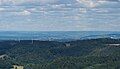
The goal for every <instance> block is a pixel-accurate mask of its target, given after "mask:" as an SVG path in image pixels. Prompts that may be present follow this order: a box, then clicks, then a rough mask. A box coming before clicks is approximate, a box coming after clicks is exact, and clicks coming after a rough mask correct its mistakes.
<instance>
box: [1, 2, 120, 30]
mask: <svg viewBox="0 0 120 69" xmlns="http://www.w3.org/2000/svg"><path fill="white" fill-rule="evenodd" d="M0 31H120V0H0Z"/></svg>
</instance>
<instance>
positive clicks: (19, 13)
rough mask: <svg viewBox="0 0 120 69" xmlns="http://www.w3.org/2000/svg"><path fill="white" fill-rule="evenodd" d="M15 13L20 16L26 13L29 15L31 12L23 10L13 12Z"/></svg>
mask: <svg viewBox="0 0 120 69" xmlns="http://www.w3.org/2000/svg"><path fill="white" fill-rule="evenodd" d="M14 14H15V15H21V16H26V15H30V14H31V12H29V11H27V10H24V11H22V12H15V13H14Z"/></svg>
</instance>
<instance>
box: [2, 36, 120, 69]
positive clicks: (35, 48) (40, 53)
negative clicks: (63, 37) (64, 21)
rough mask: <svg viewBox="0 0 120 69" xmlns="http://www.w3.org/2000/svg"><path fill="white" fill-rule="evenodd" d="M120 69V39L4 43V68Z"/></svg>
mask: <svg viewBox="0 0 120 69" xmlns="http://www.w3.org/2000/svg"><path fill="white" fill-rule="evenodd" d="M12 65H22V66H24V68H25V69H120V39H111V38H99V39H86V40H76V41H69V42H57V41H38V40H33V41H31V40H21V41H12V40H11V41H0V69H10V67H12Z"/></svg>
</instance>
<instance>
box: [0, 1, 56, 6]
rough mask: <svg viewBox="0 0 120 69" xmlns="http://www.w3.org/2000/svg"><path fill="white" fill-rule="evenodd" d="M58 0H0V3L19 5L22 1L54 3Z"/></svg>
mask: <svg viewBox="0 0 120 69" xmlns="http://www.w3.org/2000/svg"><path fill="white" fill-rule="evenodd" d="M57 1H58V0H0V5H2V4H5V5H6V4H7V5H11V4H14V5H19V4H22V3H40V4H46V3H56V2H57Z"/></svg>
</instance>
